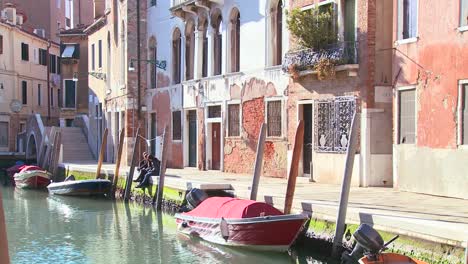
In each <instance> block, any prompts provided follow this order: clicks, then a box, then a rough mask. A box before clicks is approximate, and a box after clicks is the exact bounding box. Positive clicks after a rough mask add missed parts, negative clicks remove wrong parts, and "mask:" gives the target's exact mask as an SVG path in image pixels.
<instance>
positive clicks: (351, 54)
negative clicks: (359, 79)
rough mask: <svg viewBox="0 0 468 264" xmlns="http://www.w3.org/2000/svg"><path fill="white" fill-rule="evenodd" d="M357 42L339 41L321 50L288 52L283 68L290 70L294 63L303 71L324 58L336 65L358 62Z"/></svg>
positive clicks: (311, 67) (295, 66)
mask: <svg viewBox="0 0 468 264" xmlns="http://www.w3.org/2000/svg"><path fill="white" fill-rule="evenodd" d="M357 44H358V43H357V42H337V43H335V44H331V45H328V46H327V47H326V48H324V49H321V50H318V51H317V50H313V49H302V50H298V51H292V52H288V53H286V55H285V56H284V59H283V64H282V69H283V71H284V72H289V71H290V69H291V66H292V65H294V68H295V70H297V71H303V70H310V69H313V68H314V66H315V65H316V64H317V63H318V62H319V61H320V60H321V59H324V58H327V59H331V60H333V61H335V63H336V65H344V64H356V63H358V48H357V47H358V45H357Z"/></svg>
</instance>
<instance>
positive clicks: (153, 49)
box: [148, 37, 156, 88]
mask: <svg viewBox="0 0 468 264" xmlns="http://www.w3.org/2000/svg"><path fill="white" fill-rule="evenodd" d="M148 45H149V59H150V60H154V62H155V63H148V67H150V71H149V73H150V88H156V38H155V37H151V38H150V40H149V43H148Z"/></svg>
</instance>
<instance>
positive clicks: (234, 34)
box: [229, 8, 240, 72]
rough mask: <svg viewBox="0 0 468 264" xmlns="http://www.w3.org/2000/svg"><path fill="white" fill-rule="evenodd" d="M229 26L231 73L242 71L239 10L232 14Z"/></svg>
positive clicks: (235, 9) (233, 11)
mask: <svg viewBox="0 0 468 264" xmlns="http://www.w3.org/2000/svg"><path fill="white" fill-rule="evenodd" d="M229 20H230V21H229V22H230V24H229V31H230V32H229V35H230V45H231V47H230V49H229V51H230V62H231V65H230V71H231V72H238V71H240V13H239V10H237V8H234V9H233V10H232V12H231V16H230V19H229Z"/></svg>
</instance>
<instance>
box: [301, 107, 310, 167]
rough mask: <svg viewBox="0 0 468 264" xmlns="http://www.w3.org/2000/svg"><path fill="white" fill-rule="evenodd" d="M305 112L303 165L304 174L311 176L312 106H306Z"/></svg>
mask: <svg viewBox="0 0 468 264" xmlns="http://www.w3.org/2000/svg"><path fill="white" fill-rule="evenodd" d="M303 110H304V111H303V113H304V114H303V117H304V148H303V151H302V155H303V156H302V165H303V170H304V174H310V173H311V171H310V163H311V162H312V104H305V105H304V106H303Z"/></svg>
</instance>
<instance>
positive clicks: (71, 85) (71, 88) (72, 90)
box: [65, 80, 76, 108]
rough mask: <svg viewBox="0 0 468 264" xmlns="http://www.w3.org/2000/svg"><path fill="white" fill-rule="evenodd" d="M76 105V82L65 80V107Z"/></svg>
mask: <svg viewBox="0 0 468 264" xmlns="http://www.w3.org/2000/svg"><path fill="white" fill-rule="evenodd" d="M75 107H76V82H75V81H73V80H65V108H75Z"/></svg>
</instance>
